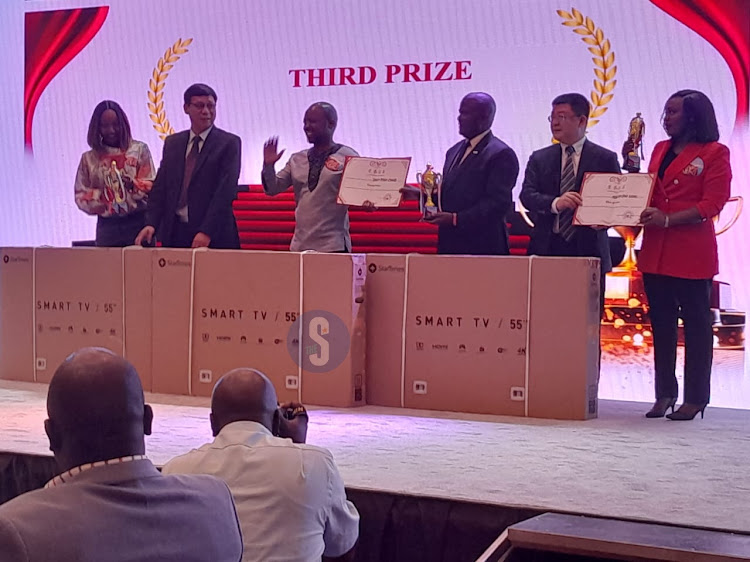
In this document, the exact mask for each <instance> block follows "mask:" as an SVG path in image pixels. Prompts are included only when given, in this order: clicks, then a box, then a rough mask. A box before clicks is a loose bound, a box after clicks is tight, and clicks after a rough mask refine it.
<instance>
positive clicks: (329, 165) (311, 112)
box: [262, 102, 367, 252]
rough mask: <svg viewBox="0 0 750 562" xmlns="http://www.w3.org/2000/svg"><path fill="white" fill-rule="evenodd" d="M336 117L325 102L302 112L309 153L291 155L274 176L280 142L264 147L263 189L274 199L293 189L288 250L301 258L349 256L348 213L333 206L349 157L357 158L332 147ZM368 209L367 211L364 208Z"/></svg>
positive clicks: (271, 141)
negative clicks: (311, 253) (292, 224)
mask: <svg viewBox="0 0 750 562" xmlns="http://www.w3.org/2000/svg"><path fill="white" fill-rule="evenodd" d="M337 123H338V115H337V114H336V109H335V108H334V107H333V106H332V105H331V104H330V103H326V102H318V103H314V104H313V105H311V106H310V107H309V108H308V109H307V111H306V112H305V119H304V130H305V135H306V136H307V141H308V142H310V143H311V144H312V148H309V149H307V150H302V151H300V152H296V153H294V154H292V157H291V158H290V159H289V161H288V162H287V163H286V166H284V169H283V170H281V171H280V172H279V173H278V174H277V173H276V170H275V168H274V166H275V164H276V162H278V161H279V159H280V158H281V156H282V154H284V150H282V151H281V152H279V150H278V145H279V139H278V137H271V138H270V139H268V140H267V141H266V143H265V145H264V146H263V172H262V181H263V189H264V191H265V192H266V193H267V194H268V195H277V194H279V193H281V192H283V191H286V190H287V189H288V188H289V186H293V187H294V200H295V203H296V210H295V220H296V225H295V227H294V237H293V238H292V244H291V246H290V248H289V249H290V250H291V251H292V252H303V251H305V250H315V251H317V252H350V251H351V248H352V243H351V239H350V237H349V212H348V207H347V206H346V205H341V204H339V203H338V202H337V198H338V194H339V187H340V185H341V176H342V174H343V171H344V164H345V162H346V157H347V156H359V155H358V154H357V152H356V151H355V150H354V149H352V148H350V147H348V146H344V145H343V144H336V143H334V142H333V132H334V131H335V130H336V124H337ZM365 208H367V206H366V207H365Z"/></svg>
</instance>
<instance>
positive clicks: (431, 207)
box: [417, 164, 443, 217]
mask: <svg viewBox="0 0 750 562" xmlns="http://www.w3.org/2000/svg"><path fill="white" fill-rule="evenodd" d="M417 183H419V190H420V192H421V194H420V197H419V206H420V207H421V209H422V216H423V217H427V216H430V215H434V214H435V213H437V212H438V211H440V187H441V186H442V184H443V176H442V174H440V173H438V172H436V171H435V170H434V169H433V167H432V164H427V169H426V170H425V171H424V173H420V172H417ZM435 196H437V205H435V201H434V199H435Z"/></svg>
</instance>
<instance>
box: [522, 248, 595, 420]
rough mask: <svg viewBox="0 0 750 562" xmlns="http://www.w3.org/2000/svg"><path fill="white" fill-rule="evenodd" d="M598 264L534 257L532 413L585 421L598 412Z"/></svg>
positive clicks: (530, 413)
mask: <svg viewBox="0 0 750 562" xmlns="http://www.w3.org/2000/svg"><path fill="white" fill-rule="evenodd" d="M599 275H600V266H599V260H598V259H596V258H542V257H534V258H532V266H531V315H530V319H529V320H530V326H531V331H530V334H529V351H530V354H529V387H528V401H529V413H528V415H529V416H531V417H535V418H553V419H565V420H587V419H590V418H595V417H596V416H597V411H598V398H597V394H598V377H599V359H600V358H599V353H600V352H599V325H600V324H599V321H600V311H599Z"/></svg>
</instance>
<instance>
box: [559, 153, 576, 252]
mask: <svg viewBox="0 0 750 562" xmlns="http://www.w3.org/2000/svg"><path fill="white" fill-rule="evenodd" d="M575 152H576V149H575V148H573V147H572V146H566V147H565V153H566V154H567V156H566V160H565V167H564V168H563V171H562V176H561V177H560V195H564V194H565V193H567V192H568V191H573V189H575V186H576V173H575V169H574V168H573V155H574V154H575ZM573 214H574V211H572V210H570V209H565V210H563V211H562V212H561V213H560V215H559V217H558V220H559V222H558V225H559V232H560V236H562V237H563V238H564V239H565V241H566V242H570V239H571V238H573V234H574V233H575V227H574V226H573Z"/></svg>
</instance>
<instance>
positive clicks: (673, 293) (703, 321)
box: [643, 273, 714, 405]
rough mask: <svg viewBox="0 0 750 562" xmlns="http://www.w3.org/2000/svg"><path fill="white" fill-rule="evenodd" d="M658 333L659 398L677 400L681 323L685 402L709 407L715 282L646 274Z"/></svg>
mask: <svg viewBox="0 0 750 562" xmlns="http://www.w3.org/2000/svg"><path fill="white" fill-rule="evenodd" d="M643 285H644V287H645V289H646V296H647V297H648V304H649V316H650V318H651V331H652V332H653V334H654V372H655V376H656V398H657V399H659V398H677V377H676V376H675V369H676V363H677V320H678V318H682V323H683V327H684V331H685V402H686V403H688V404H695V405H701V404H708V401H709V398H710V394H711V363H712V361H713V320H714V319H713V313H712V312H711V279H682V278H679V277H669V276H667V275H655V274H652V273H644V274H643Z"/></svg>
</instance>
